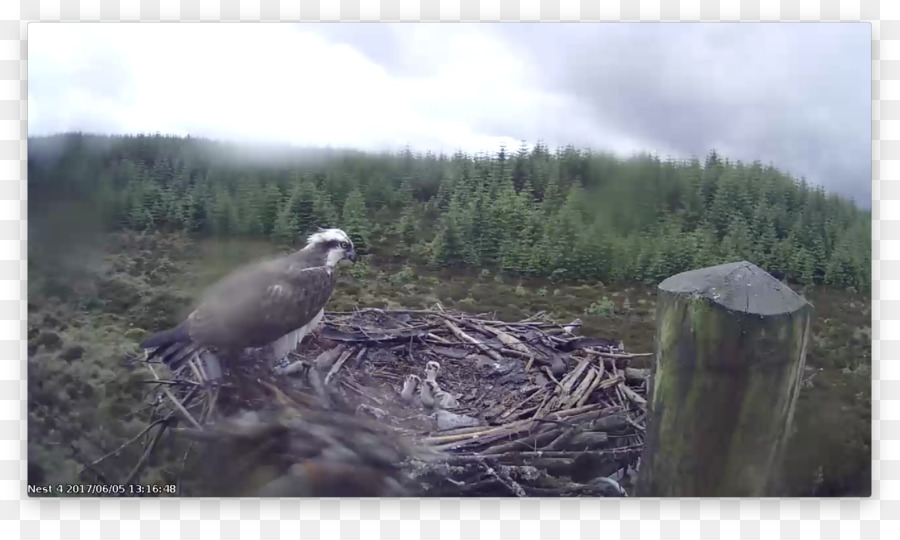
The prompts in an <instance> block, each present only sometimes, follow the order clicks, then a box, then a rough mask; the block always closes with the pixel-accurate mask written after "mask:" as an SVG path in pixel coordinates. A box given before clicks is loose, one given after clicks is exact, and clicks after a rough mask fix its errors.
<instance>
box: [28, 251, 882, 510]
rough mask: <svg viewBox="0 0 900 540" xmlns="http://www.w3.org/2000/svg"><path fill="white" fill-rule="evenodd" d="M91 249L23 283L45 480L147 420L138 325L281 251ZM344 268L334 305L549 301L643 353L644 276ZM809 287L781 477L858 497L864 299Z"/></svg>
mask: <svg viewBox="0 0 900 540" xmlns="http://www.w3.org/2000/svg"><path fill="white" fill-rule="evenodd" d="M100 245H102V249H100V247H99V246H98V245H95V246H93V249H91V250H90V256H89V257H87V256H85V257H81V258H80V259H77V258H76V260H80V263H78V264H77V265H76V266H78V268H80V269H81V271H80V272H75V270H74V269H73V268H72V267H71V266H70V267H69V268H67V269H66V270H65V273H64V274H63V275H61V276H60V277H61V278H62V279H63V280H65V282H66V284H59V283H57V284H54V283H53V280H52V279H51V278H49V277H36V278H35V279H32V280H31V286H32V289H31V291H30V306H29V307H30V313H29V317H30V321H31V325H30V328H31V332H30V335H29V338H30V340H29V411H30V420H31V422H30V429H29V456H30V458H31V459H30V461H31V465H30V472H31V474H34V475H36V476H37V477H42V478H44V479H47V480H50V481H54V482H64V481H71V480H72V478H74V475H75V474H77V472H78V471H79V470H80V469H81V467H82V465H81V464H80V463H79V459H78V458H77V457H76V455H80V456H81V458H82V460H89V459H96V458H97V457H100V456H101V455H103V454H105V453H107V452H109V451H111V450H113V449H115V448H116V446H118V444H121V442H124V441H125V440H127V438H129V437H131V436H133V435H135V434H136V433H137V432H138V430H140V429H141V428H142V427H143V426H142V424H141V423H140V422H139V421H138V420H137V419H138V418H140V415H141V414H142V412H141V411H140V409H139V407H138V403H139V399H140V397H141V391H142V385H141V384H139V383H138V382H137V381H138V380H139V379H142V378H144V376H143V375H138V374H135V373H131V372H129V371H127V370H124V369H123V368H122V366H121V362H120V360H121V358H122V356H123V355H124V354H125V353H127V352H129V351H134V350H135V349H136V346H137V342H138V341H139V340H140V339H141V338H142V337H144V336H145V335H146V334H147V332H150V331H152V330H156V329H159V328H162V327H165V326H167V325H170V324H173V323H174V322H176V321H177V320H178V318H179V317H181V316H183V315H184V314H185V312H186V310H187V309H188V308H189V306H190V304H191V301H192V299H194V298H196V296H197V295H198V294H199V293H200V292H201V291H202V289H203V288H204V287H205V286H206V285H207V284H208V283H209V282H211V281H212V280H215V279H216V278H217V277H220V276H221V275H224V274H225V273H226V272H228V271H229V270H231V269H232V268H234V266H236V265H238V264H242V263H244V262H246V261H248V260H253V259H256V258H258V257H262V256H266V255H269V254H272V253H276V252H279V251H281V250H283V249H284V247H283V246H281V245H279V244H276V243H272V242H257V241H248V240H230V241H229V240H205V241H201V242H193V241H191V240H189V239H187V238H185V237H183V236H179V235H169V236H163V235H136V234H133V233H126V234H117V235H111V236H108V237H104V238H103V241H102V244H100ZM86 262H89V263H90V264H86ZM70 265H75V263H70ZM37 268H38V269H40V268H41V267H40V266H38V267H37ZM341 274H342V277H341V282H340V285H339V288H338V291H337V292H336V294H335V296H334V298H333V299H332V301H331V303H330V304H329V309H331V310H347V309H352V308H353V307H356V306H359V307H369V306H377V307H398V306H405V307H426V306H429V305H432V304H433V303H434V302H441V303H442V304H443V305H445V306H449V307H453V308H456V309H462V310H466V311H470V312H496V313H497V314H498V316H500V317H503V318H509V319H515V318H520V317H524V316H527V315H530V314H532V313H534V312H536V311H540V310H545V311H547V312H548V313H549V314H551V315H552V316H553V317H555V318H558V319H559V320H563V321H568V320H571V319H573V318H575V317H581V318H582V320H583V321H584V327H583V328H584V329H583V332H584V333H585V334H588V335H594V336H600V337H609V338H616V339H622V340H623V341H624V342H625V344H626V346H627V347H628V348H629V350H631V351H635V352H648V351H652V350H653V335H654V321H653V317H654V310H655V290H654V288H653V287H652V286H647V285H643V284H640V285H632V286H619V285H604V284H601V283H598V282H596V281H584V282H566V281H562V282H552V283H551V282H550V281H549V280H547V279H540V278H510V277H503V276H498V275H495V274H492V273H491V272H482V271H473V272H470V273H468V274H466V273H463V272H461V271H459V270H452V269H451V270H444V271H433V270H430V269H428V268H427V267H410V266H405V265H401V264H396V263H392V262H390V261H389V260H385V259H383V258H379V257H377V256H368V257H367V258H366V259H365V260H364V261H361V264H357V265H356V266H353V267H350V266H348V267H343V268H342V269H341ZM76 275H77V276H79V278H78V279H75V278H72V277H71V276H76ZM806 295H807V297H808V298H809V299H810V300H811V301H812V302H814V304H815V306H816V320H815V325H814V338H813V343H812V347H811V350H810V353H809V358H808V363H809V365H810V367H811V368H812V369H811V370H809V372H808V373H807V377H808V378H810V377H811V380H810V382H809V383H808V384H806V385H805V386H804V389H803V392H802V394H801V398H800V403H799V406H798V411H797V416H796V421H795V433H794V435H793V437H792V439H791V446H790V449H789V455H788V465H787V466H786V468H785V472H784V474H785V476H786V477H787V480H788V484H789V485H790V486H791V489H792V491H793V492H794V493H795V494H797V495H811V494H818V495H839V494H840V495H850V494H858V493H864V492H866V491H867V490H868V486H869V467H870V465H869V464H870V458H871V449H870V439H871V433H870V418H871V401H870V397H871V396H870V374H869V366H870V365H871V364H870V362H871V346H870V324H869V320H870V312H869V309H870V308H869V301H868V298H867V296H865V295H863V294H860V293H854V292H848V291H835V290H832V289H827V288H817V287H813V288H809V289H807V290H806ZM813 369H814V370H819V369H821V371H813ZM813 373H815V375H814V376H813ZM131 418H133V420H129V419H131ZM70 442H72V443H74V445H75V446H76V448H77V454H76V453H75V452H73V450H72V449H71V448H70V447H69V443H70ZM135 451H136V449H129V450H128V451H126V452H123V454H122V456H121V457H120V458H118V459H113V460H109V461H108V462H106V463H104V467H105V469H104V470H106V471H110V472H111V473H118V475H119V476H120V477H121V476H124V474H125V473H126V472H127V471H126V470H125V469H127V467H128V466H129V465H130V464H131V463H133V461H134V459H136V455H135V454H134V452H135ZM181 458H182V454H181V453H179V452H176V451H175V450H174V449H173V450H172V451H171V452H170V455H168V458H166V457H163V458H161V459H160V460H159V461H157V462H155V463H154V464H153V466H152V467H151V468H150V470H149V471H148V472H147V474H146V479H148V480H153V479H164V478H167V477H169V476H173V475H175V474H176V473H177V472H178V470H179V467H180V463H181ZM166 459H168V460H169V461H166Z"/></svg>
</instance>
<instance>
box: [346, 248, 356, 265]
mask: <svg viewBox="0 0 900 540" xmlns="http://www.w3.org/2000/svg"><path fill="white" fill-rule="evenodd" d="M346 257H347V259H348V260H349V261H350V262H352V263H355V262H356V248H353V247H351V248H350V250H349V251H348V252H347V254H346Z"/></svg>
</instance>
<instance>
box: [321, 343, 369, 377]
mask: <svg viewBox="0 0 900 540" xmlns="http://www.w3.org/2000/svg"><path fill="white" fill-rule="evenodd" d="M363 350H365V348H364V349H363ZM352 354H353V349H348V350H346V351H344V354H342V355H341V357H340V358H338V361H337V362H335V363H334V365H333V366H331V369H330V370H328V375H325V385H328V383H329V381H331V378H332V377H334V374H335V373H337V372H338V371H340V369H341V366H343V365H344V362H346V361H347V359H348V358H350V356H351V355H352Z"/></svg>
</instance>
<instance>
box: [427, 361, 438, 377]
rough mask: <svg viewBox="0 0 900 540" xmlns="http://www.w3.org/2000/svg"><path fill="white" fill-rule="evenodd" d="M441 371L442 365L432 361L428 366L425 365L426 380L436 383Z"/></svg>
mask: <svg viewBox="0 0 900 540" xmlns="http://www.w3.org/2000/svg"><path fill="white" fill-rule="evenodd" d="M440 371H441V365H440V364H438V363H437V362H435V361H434V360H431V361H430V362H428V363H427V364H425V380H427V381H436V380H437V375H438V373H440Z"/></svg>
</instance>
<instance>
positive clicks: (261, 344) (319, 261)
mask: <svg viewBox="0 0 900 540" xmlns="http://www.w3.org/2000/svg"><path fill="white" fill-rule="evenodd" d="M344 259H348V260H350V261H351V262H355V261H356V251H355V249H354V247H353V242H352V241H351V240H350V237H349V236H347V233H345V232H344V231H342V230H340V229H320V230H319V231H318V232H316V233H313V234H312V235H310V236H309V237H308V238H307V241H306V246H305V247H303V248H302V249H300V250H299V251H295V252H294V253H291V254H290V255H286V256H283V257H280V258H277V259H273V260H267V261H263V262H259V263H255V264H250V265H247V266H245V267H242V268H239V269H238V270H235V271H234V272H232V273H231V274H229V275H228V276H226V277H225V278H223V279H222V280H220V281H219V282H218V283H216V284H215V285H213V286H212V287H211V288H210V289H209V290H208V291H207V292H206V294H205V295H204V297H203V299H202V301H201V302H200V304H199V306H197V308H196V309H195V310H194V311H193V312H192V313H191V314H190V315H188V317H187V318H186V319H185V320H184V321H183V322H182V323H181V324H179V325H178V326H176V327H175V328H172V329H169V330H164V331H162V332H159V333H157V334H155V335H153V336H151V337H150V338H148V339H147V340H145V341H144V342H143V343H142V344H141V346H142V347H143V348H144V349H152V350H151V351H150V353H149V354H148V359H152V358H160V359H161V360H162V361H163V362H164V363H165V364H167V365H168V366H169V367H171V368H173V369H174V368H177V367H178V366H179V365H180V364H181V363H182V362H184V361H185V360H187V359H189V358H190V357H191V355H192V354H194V353H195V352H202V351H207V350H209V349H214V350H217V351H219V352H220V353H221V354H223V355H224V356H225V357H227V358H233V357H235V356H236V355H238V354H240V353H242V352H244V351H247V350H252V349H262V350H263V351H264V355H265V356H266V358H265V359H266V360H268V361H274V362H278V361H281V360H282V359H284V358H285V357H286V356H287V355H288V354H289V353H290V352H291V351H293V350H294V349H296V348H297V345H299V344H300V342H301V341H302V340H303V338H304V337H305V336H306V335H307V334H308V333H309V332H310V331H312V330H313V329H315V328H316V327H317V326H318V324H319V322H320V321H321V320H322V316H323V314H324V308H325V303H326V302H328V299H329V298H331V294H332V292H334V286H335V282H336V280H337V276H336V275H335V266H336V265H337V263H338V262H340V261H342V260H344Z"/></svg>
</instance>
